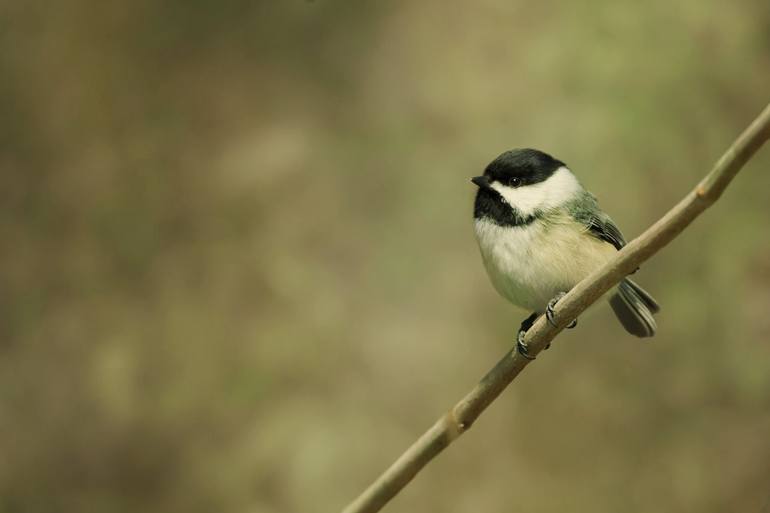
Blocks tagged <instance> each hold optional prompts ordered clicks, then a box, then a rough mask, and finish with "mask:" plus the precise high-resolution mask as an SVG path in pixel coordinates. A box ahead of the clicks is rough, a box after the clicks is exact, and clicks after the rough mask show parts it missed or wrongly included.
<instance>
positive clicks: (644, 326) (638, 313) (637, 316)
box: [610, 278, 660, 337]
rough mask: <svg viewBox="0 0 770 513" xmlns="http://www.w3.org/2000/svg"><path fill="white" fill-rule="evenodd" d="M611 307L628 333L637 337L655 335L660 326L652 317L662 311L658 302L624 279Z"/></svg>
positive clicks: (611, 300)
mask: <svg viewBox="0 0 770 513" xmlns="http://www.w3.org/2000/svg"><path fill="white" fill-rule="evenodd" d="M610 306H611V307H612V310H613V311H614V312H615V315H616V316H617V317H618V320H619V321H620V323H621V324H622V325H623V327H624V328H625V329H626V331H627V332H629V333H631V334H632V335H636V336H637V337H651V336H653V335H655V330H656V329H657V327H658V325H657V324H656V323H655V319H654V318H653V317H652V315H653V314H656V313H658V312H659V311H660V306H658V303H657V301H655V300H654V299H653V298H652V296H651V295H650V294H648V293H647V291H646V290H644V289H643V288H642V287H640V286H639V285H637V284H636V283H634V282H633V281H631V280H629V279H628V278H626V279H624V280H623V281H621V282H620V285H618V291H617V293H615V295H613V296H612V297H611V298H610Z"/></svg>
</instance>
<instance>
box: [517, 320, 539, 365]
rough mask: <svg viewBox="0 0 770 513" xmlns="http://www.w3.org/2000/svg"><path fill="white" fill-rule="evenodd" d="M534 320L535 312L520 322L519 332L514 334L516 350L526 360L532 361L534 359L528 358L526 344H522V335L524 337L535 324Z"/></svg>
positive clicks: (532, 357)
mask: <svg viewBox="0 0 770 513" xmlns="http://www.w3.org/2000/svg"><path fill="white" fill-rule="evenodd" d="M535 319H537V312H534V313H532V315H530V316H529V317H527V318H526V319H524V320H523V321H521V326H520V327H519V332H518V333H517V334H516V350H517V351H518V352H519V354H520V355H521V356H523V357H524V358H526V359H527V360H534V359H535V357H534V356H530V354H529V348H528V347H527V344H526V342H524V335H526V334H527V331H528V330H529V328H531V327H532V325H533V324H535Z"/></svg>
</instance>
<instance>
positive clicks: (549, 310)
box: [545, 292, 577, 330]
mask: <svg viewBox="0 0 770 513" xmlns="http://www.w3.org/2000/svg"><path fill="white" fill-rule="evenodd" d="M566 295H567V293H566V292H559V293H558V294H556V296H554V298H553V299H551V300H550V301H549V302H548V306H547V307H546V308H545V318H546V319H548V322H549V323H550V324H551V326H553V327H554V328H558V327H559V326H557V324H556V321H555V320H554V319H553V309H554V307H555V306H556V303H558V302H559V300H560V299H561V298H563V297H564V296H566ZM575 326H577V319H572V321H571V322H570V323H569V324H567V325H566V326H565V328H567V329H568V330H569V329H572V328H574V327H575Z"/></svg>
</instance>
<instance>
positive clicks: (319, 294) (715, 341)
mask: <svg viewBox="0 0 770 513" xmlns="http://www.w3.org/2000/svg"><path fill="white" fill-rule="evenodd" d="M768 93H770V3H768V2H767V1H766V0H738V1H736V2H730V3H725V2H717V1H713V0H707V1H696V0H684V1H680V2H669V1H663V0H655V1H650V2H615V1H610V0H593V1H589V2H582V3H571V4H568V3H564V2H554V1H544V2H505V1H502V0H482V1H480V2H475V3H473V4H471V3H467V2H441V1H437V0H423V1H420V2H407V1H403V0H401V1H394V2H372V1H363V2H340V1H333V0H316V1H314V2H304V1H281V2H266V1H262V2H247V1H243V0H228V1H222V2H214V1H207V0H195V1H192V0H188V1H181V0H170V1H165V2H152V1H149V0H135V1H133V2H126V1H122V2H121V1H114V0H107V1H104V2H93V1H92V2H87V1H81V0H76V1H71V2H66V3H65V2H40V1H28V2H19V1H17V2H0V119H2V123H0V205H1V206H2V215H1V216H0V235H1V236H2V239H1V240H2V246H0V512H2V513H6V512H7V513H15V512H41V513H42V512H45V513H51V512H59V511H73V512H74V511H98V512H135V511H148V512H170V511H184V512H210V511H226V512H230V511H232V512H242V511H243V512H265V513H272V512H294V511H297V512H299V511H337V510H339V509H341V507H342V506H343V505H344V504H345V503H346V502H347V501H349V500H351V499H352V498H353V497H354V496H355V495H356V494H357V493H358V492H360V491H361V490H362V489H363V488H364V487H365V486H366V485H368V484H369V482H370V481H371V480H372V479H373V478H374V477H375V476H376V475H377V474H378V473H379V472H380V471H382V470H383V469H384V468H385V467H386V466H387V465H389V464H390V463H391V461H392V460H393V459H394V458H395V457H396V456H397V455H398V454H400V452H401V451H402V450H403V449H405V448H406V447H407V445H408V444H410V443H411V442H412V441H413V439H415V438H416V437H417V436H418V435H419V434H421V433H422V432H423V431H424V430H425V429H426V428H427V427H428V426H430V425H431V424H432V422H433V421H434V420H435V419H436V418H437V417H438V416H439V415H440V414H442V412H444V411H445V410H446V409H447V408H448V407H450V406H451V405H452V404H453V403H454V402H455V401H456V400H457V399H459V398H460V397H461V396H462V395H463V394H464V393H465V392H466V391H467V390H469V389H470V388H471V387H472V386H473V385H474V383H475V382H476V380H477V379H478V378H480V377H481V376H482V375H483V374H484V373H485V371H486V370H487V369H488V368H489V367H490V366H491V365H492V364H493V363H494V362H495V361H496V360H497V359H498V358H499V357H500V356H502V354H503V353H504V352H505V351H506V350H507V349H508V348H509V347H510V345H511V343H512V341H513V336H514V333H515V330H516V328H517V326H518V323H519V322H520V320H521V319H522V318H523V317H524V316H525V315H526V314H527V312H524V311H519V310H515V309H513V308H512V307H510V306H509V305H508V304H507V303H506V302H505V301H504V300H502V299H501V298H499V297H498V296H497V295H496V293H495V292H494V291H493V289H492V287H491V286H490V284H489V283H488V281H487V278H486V276H485V274H484V271H483V268H482V265H481V261H480V258H479V255H478V250H477V248H476V243H475V241H474V238H473V234H472V225H471V211H472V206H471V203H472V198H473V194H474V190H473V189H474V188H473V186H472V185H471V184H470V183H469V182H468V178H469V177H471V176H473V175H475V174H478V173H479V172H480V171H481V170H482V169H483V167H484V166H485V165H486V164H487V163H488V162H489V161H490V160H491V159H492V158H493V157H495V156H496V155H497V154H499V153H500V152H502V151H503V150H506V149H509V148H512V147H523V146H531V147H536V148H541V149H543V150H546V151H548V152H552V153H554V154H555V155H556V156H558V157H559V158H561V159H562V160H565V161H566V162H567V163H568V164H569V165H570V166H571V167H572V168H573V169H574V170H575V171H576V173H577V174H578V175H579V176H580V177H581V179H582V181H583V182H584V184H585V185H586V186H587V187H588V188H589V189H590V190H591V191H592V192H594V193H595V194H596V195H597V196H598V197H599V199H600V202H601V204H602V206H603V207H604V208H605V209H606V210H607V212H609V213H610V214H611V215H612V216H613V217H614V219H615V220H616V222H617V223H618V224H619V225H620V226H621V227H622V228H623V229H624V231H625V233H626V236H627V238H629V239H630V238H633V237H634V236H636V235H638V234H639V233H640V232H641V231H642V230H643V229H644V228H645V227H647V226H648V225H649V224H650V223H652V222H653V221H654V220H656V219H657V218H658V217H659V216H661V215H662V214H663V212H665V210H666V209H668V208H669V207H670V206H671V205H673V204H674V203H675V202H676V201H677V200H678V199H679V198H680V197H682V196H683V195H684V194H685V193H686V192H687V191H688V190H689V188H691V187H692V186H693V185H694V184H695V183H696V181H697V180H698V178H699V177H700V176H702V175H703V174H704V173H705V171H706V170H707V169H708V168H709V167H710V165H711V164H712V163H713V161H714V160H715V159H716V158H717V157H718V156H719V155H720V154H721V152H722V151H723V150H724V149H725V148H726V147H727V146H728V144H729V143H730V142H731V141H732V140H733V138H734V137H735V136H736V135H737V134H738V133H739V132H740V131H741V130H742V129H743V128H744V127H745V126H746V125H747V124H748V122H750V121H751V120H752V119H753V117H754V116H755V115H756V114H757V113H758V112H759V111H760V110H761V108H762V107H763V106H764V105H765V103H766V102H767V101H768V99H770V94H768ZM769 170H770V148H765V150H764V151H763V152H762V153H760V155H758V157H757V158H756V159H754V160H753V161H752V162H751V163H750V164H749V166H748V167H747V169H746V170H745V173H744V174H742V175H740V176H739V177H738V179H737V180H736V182H735V183H734V185H733V186H732V187H731V188H730V189H729V190H728V191H727V193H726V194H725V196H724V197H723V198H722V200H721V201H720V202H719V203H718V204H717V205H716V206H715V207H714V209H713V210H711V211H709V212H708V213H706V214H705V215H704V216H703V217H702V218H701V219H699V220H698V221H697V222H696V223H695V224H694V225H693V226H692V227H691V228H690V229H689V230H688V231H687V232H685V233H684V234H683V235H682V236H681V237H680V238H679V239H677V240H676V241H675V242H673V243H672V244H671V245H670V246H669V247H667V248H666V249H665V250H664V251H663V252H662V253H660V254H659V255H657V256H656V257H655V258H653V259H652V260H651V261H649V262H648V263H647V264H645V265H644V266H643V268H642V270H641V271H640V272H639V273H638V275H637V278H638V281H640V282H641V283H642V284H644V286H645V287H646V288H648V289H649V290H650V291H651V292H653V293H654V294H655V296H656V297H657V298H658V299H659V300H660V302H661V304H662V305H663V308H664V310H663V312H662V314H661V315H660V316H659V317H658V319H659V326H660V331H659V335H658V336H657V337H656V339H654V340H653V341H651V342H640V341H638V340H636V339H634V338H632V337H630V336H628V335H627V334H626V333H625V332H624V331H623V330H622V328H621V327H620V325H619V324H618V323H617V322H616V321H615V319H614V317H613V316H612V313H611V311H610V310H609V309H608V308H606V307H602V308H596V309H595V310H594V311H593V313H592V314H589V315H586V316H584V317H583V318H582V319H581V323H580V325H579V327H578V329H576V330H573V331H570V332H566V333H564V334H563V335H562V336H560V337H559V339H558V340H557V342H556V343H555V344H554V347H553V348H552V349H551V350H550V351H548V352H547V353H544V354H543V356H542V357H541V358H540V359H538V361H537V363H536V364H535V365H533V366H532V367H530V368H529V369H528V370H527V371H526V372H525V373H524V374H523V375H522V376H521V377H520V379H519V380H517V382H516V383H515V384H514V385H513V386H512V387H511V389H509V390H508V391H506V392H505V393H504V394H503V395H502V396H501V397H500V399H499V400H498V401H497V402H496V403H495V404H493V406H492V407H491V408H490V409H489V411H488V412H487V413H486V414H485V415H484V416H483V417H482V418H481V419H480V420H479V422H478V423H477V424H476V425H475V427H474V429H473V430H472V431H470V432H469V433H468V434H467V435H466V436H465V437H463V438H462V439H461V440H460V441H459V442H458V443H457V444H456V445H455V446H453V447H452V448H451V449H450V450H449V451H447V452H446V453H445V454H443V455H441V456H440V457H439V458H438V459H437V460H436V461H435V462H434V463H433V464H431V465H430V466H429V467H428V468H427V469H426V470H425V471H424V472H423V473H422V474H421V475H420V476H419V477H418V478H417V479H416V480H415V481H414V482H413V483H412V485H410V486H409V487H408V488H407V489H406V490H405V491H404V492H403V493H402V494H401V495H400V496H399V497H398V498H397V499H396V500H395V501H394V502H393V503H392V504H391V505H390V506H389V507H388V511H393V512H396V511H442V512H475V511H519V510H521V511H534V512H556V511H591V512H616V511H629V512H636V511H639V512H647V511H706V512H712V511H713V512H722V511H747V512H757V513H760V512H761V511H762V509H763V508H765V507H766V506H765V504H766V503H767V502H768V500H770V486H769V485H768V483H770V342H769V339H770V314H769V313H768V308H770V231H769V230H768V221H769V220H770V202H768V192H769V191H770V173H768V171H769ZM766 511H768V509H765V512H766Z"/></svg>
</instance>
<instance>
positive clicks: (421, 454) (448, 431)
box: [343, 104, 770, 513]
mask: <svg viewBox="0 0 770 513" xmlns="http://www.w3.org/2000/svg"><path fill="white" fill-rule="evenodd" d="M768 139H770V104H768V106H767V107H765V109H764V110H763V111H762V112H761V113H760V115H759V116H758V117H757V118H756V119H755V120H754V122H752V123H751V125H749V127H748V128H746V130H744V132H743V133H742V134H741V135H740V136H739V137H738V139H736V140H735V142H734V143H733V144H732V145H731V146H730V148H728V150H727V151H726V152H725V153H724V155H722V157H721V158H720V159H719V160H718V161H717V163H716V164H715V165H714V167H713V168H712V169H711V171H710V172H709V173H708V174H707V175H706V177H705V178H703V180H701V182H700V183H699V184H698V185H697V186H696V187H695V189H693V190H692V191H691V192H690V193H689V194H687V196H685V197H684V199H682V200H681V201H680V202H679V203H678V204H677V205H675V206H674V208H672V209H671V210H669V211H668V212H667V213H666V214H665V215H664V216H663V217H662V218H661V219H660V220H658V221H657V222H656V223H655V224H653V225H652V226H651V227H650V228H648V229H647V230H646V231H645V232H644V233H642V234H641V235H640V236H639V237H637V238H636V239H634V240H632V241H631V242H629V243H628V244H627V245H626V246H625V247H624V248H623V249H621V250H620V251H618V254H617V255H616V256H615V258H613V259H612V260H611V261H610V262H608V263H607V264H606V265H605V266H603V267H602V268H601V269H599V270H597V271H596V272H595V273H593V274H592V275H590V276H589V277H588V278H586V279H584V280H583V281H581V282H580V283H578V284H577V285H576V286H575V287H574V288H573V289H572V290H571V291H570V292H569V293H568V294H567V295H566V296H564V297H563V298H562V299H561V300H560V301H559V303H558V304H557V305H556V308H555V311H554V319H555V321H556V324H557V325H558V326H559V327H558V328H557V327H553V326H551V324H549V323H548V322H546V320H545V316H540V318H539V319H538V320H537V321H536V322H535V324H534V325H533V326H532V328H530V330H529V331H528V332H527V335H526V339H525V340H526V343H527V345H528V347H529V352H530V355H533V356H536V355H537V354H538V353H539V352H540V351H542V350H543V348H545V346H546V345H547V344H549V343H550V342H551V340H553V338H554V337H555V336H556V335H557V334H558V333H559V332H560V331H561V330H562V329H564V327H565V326H566V325H567V324H569V322H570V320H571V319H575V318H577V317H578V315H579V314H580V313H582V312H583V311H584V310H585V309H586V308H588V307H589V306H590V305H591V304H592V303H594V302H595V301H596V300H597V299H599V298H600V297H601V296H602V295H604V293H605V292H607V291H608V290H609V289H610V288H612V287H613V286H615V285H616V284H617V283H618V282H620V280H622V279H623V278H624V277H625V276H627V275H628V274H630V273H631V272H633V271H634V269H636V268H637V267H639V265H640V264H641V263H642V262H644V261H645V260H647V259H648V258H650V257H651V256H652V255H654V254H655V253H657V252H658V251H660V249H662V248H663V247H664V246H665V245H667V244H668V243H669V242H671V241H672V240H673V239H674V238H676V237H677V236H678V235H679V234H680V233H681V232H682V230H684V229H685V228H687V226H688V225H689V224H690V223H691V222H692V221H693V220H694V219H695V218H696V217H698V216H699V215H700V214H701V213H702V212H703V211H704V210H706V209H707V208H708V207H710V206H711V205H712V204H714V202H716V200H718V199H719V197H720V196H721V195H722V192H724V190H725V188H727V186H728V185H729V183H730V181H732V179H733V178H734V177H735V175H736V174H737V173H738V171H740V170H741V168H742V167H743V165H744V164H746V162H748V161H749V159H751V157H752V156H754V154H755V153H756V152H757V150H759V148H760V147H761V146H762V145H763V144H764V143H765V142H766V141H767V140H768ZM530 361H531V360H528V359H526V358H523V357H522V356H521V355H520V354H519V353H518V352H516V349H515V347H514V348H513V349H511V350H510V351H508V353H506V355H505V356H504V357H503V358H502V359H501V360H500V361H499V362H497V364H496V365H495V366H494V368H492V370H490V371H489V372H488V373H487V375H486V376H484V377H483V378H482V379H481V381H480V382H479V383H478V384H477V385H476V386H475V387H474V388H473V390H471V391H470V392H469V393H468V394H467V395H466V396H465V397H463V398H462V399H461V400H460V402H458V403H457V404H456V405H455V406H454V407H453V408H452V409H451V410H449V411H448V412H447V413H446V414H445V415H444V416H443V417H441V418H440V419H439V420H438V421H437V422H436V423H435V424H434V425H433V427H431V428H430V429H429V430H428V431H426V432H425V434H423V435H422V436H421V437H420V438H419V439H418V440H417V441H416V442H414V443H413V444H412V446H411V447H409V448H408V449H407V450H406V452H404V453H403V454H402V455H401V456H400V457H399V458H398V459H397V460H396V461H395V463H393V464H392V465H391V466H390V468H388V469H387V470H386V471H385V472H384V473H383V474H382V475H381V476H380V477H379V478H377V480H376V481H374V483H372V484H371V485H370V486H369V487H368V488H367V489H366V490H365V491H364V492H363V493H362V494H361V495H360V496H359V497H358V498H356V499H355V500H354V501H353V502H351V503H350V504H349V505H348V506H347V507H346V508H345V509H344V510H343V513H373V512H375V511H379V510H380V509H381V508H382V507H383V506H385V504H387V503H388V501H390V499H392V498H393V497H394V496H395V495H396V494H397V493H398V492H399V491H401V489H402V488H404V486H406V485H407V484H408V483H409V481H411V480H412V478H414V476H415V475H417V473H418V472H419V471H420V470H421V469H422V468H423V467H424V466H425V465H427V464H428V462H430V461H431V460H432V459H433V458H434V457H435V456H436V455H437V454H438V453H440V452H441V451H442V450H443V449H444V448H446V447H447V446H448V445H449V444H451V443H452V442H453V441H454V440H455V439H457V438H458V437H459V436H460V435H462V434H463V433H464V432H465V431H467V430H468V429H469V428H470V427H471V425H473V423H474V421H475V420H476V419H477V418H478V417H479V415H481V413H482V412H483V411H484V410H485V409H486V408H487V406H489V405H490V403H491V402H492V401H494V400H495V399H496V398H497V396H499V395H500V393H501V392H502V391H503V390H504V389H505V388H506V387H507V386H508V385H509V384H510V383H511V381H513V380H514V378H516V376H518V375H519V373H520V372H521V371H522V370H523V369H524V367H526V366H527V365H528V364H529V363H530Z"/></svg>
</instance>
